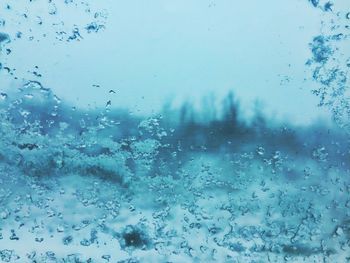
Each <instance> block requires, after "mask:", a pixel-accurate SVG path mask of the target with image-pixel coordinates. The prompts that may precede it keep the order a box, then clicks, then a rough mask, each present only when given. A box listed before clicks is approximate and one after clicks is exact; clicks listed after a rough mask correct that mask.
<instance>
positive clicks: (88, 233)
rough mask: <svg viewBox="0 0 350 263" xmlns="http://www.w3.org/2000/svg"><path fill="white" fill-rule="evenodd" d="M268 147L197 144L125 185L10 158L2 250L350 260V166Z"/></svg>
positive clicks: (4, 254) (38, 258) (65, 257)
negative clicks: (172, 166)
mask: <svg viewBox="0 0 350 263" xmlns="http://www.w3.org/2000/svg"><path fill="white" fill-rule="evenodd" d="M260 155H263V153H256V152H247V153H243V152H242V153H236V154H228V153H226V154H224V153H217V154H203V153H193V158H190V160H189V161H188V162H186V163H183V164H181V166H180V167H179V168H178V176H177V177H176V178H175V177H174V176H155V177H137V176H136V175H135V177H134V178H133V180H132V181H131V182H130V183H129V184H128V185H127V186H125V185H120V184H118V183H116V182H113V181H111V180H109V179H106V178H104V179H103V178H100V177H98V176H91V175H89V176H86V175H81V174H80V175H79V174H73V173H72V174H60V175H55V176H43V177H33V176H28V175H25V174H23V173H22V172H20V171H18V170H17V168H14V167H13V166H12V167H11V166H8V165H6V164H2V165H1V181H0V182H1V184H0V202H1V208H0V260H2V261H3V262H340V263H342V262H350V258H349V256H350V243H349V242H350V214H349V213H350V212H349V211H350V209H349V208H350V201H349V200H350V199H349V194H350V179H349V171H345V170H343V171H342V170H339V168H334V167H333V168H332V167H326V164H325V163H322V162H320V161H319V160H313V159H311V158H310V159H309V160H305V159H303V160H301V159H297V158H296V157H295V158H293V157H292V158H291V157H290V158H289V159H283V158H282V157H281V156H275V157H274V158H275V159H277V158H280V160H279V161H278V160H277V161H275V162H274V163H271V162H270V163H269V162H267V161H266V159H265V161H264V158H262V157H264V156H260ZM259 158H260V159H259Z"/></svg>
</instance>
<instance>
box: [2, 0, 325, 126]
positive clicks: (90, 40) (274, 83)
mask: <svg viewBox="0 0 350 263" xmlns="http://www.w3.org/2000/svg"><path fill="white" fill-rule="evenodd" d="M94 4H95V6H96V7H97V8H104V9H106V10H107V11H108V19H107V21H106V22H107V23H106V29H105V30H104V31H102V32H99V33H98V34H89V35H85V36H84V39H83V40H82V41H80V42H74V43H58V42H57V41H56V42H55V41H53V39H52V38H47V40H41V41H40V42H39V43H38V42H28V41H16V43H12V47H13V49H14V50H15V51H16V52H14V54H13V55H12V57H11V58H10V60H9V62H11V63H12V64H13V63H15V62H16V61H17V64H18V65H17V68H18V72H21V71H23V72H25V71H26V69H28V67H29V68H33V65H38V66H39V68H40V69H41V70H42V73H43V75H44V77H43V78H42V80H41V82H42V83H43V84H44V85H46V86H47V87H51V88H52V89H53V90H54V91H55V93H57V95H58V96H59V97H62V98H64V99H67V100H69V101H71V102H73V103H75V104H77V105H78V106H86V105H88V104H90V105H97V106H102V105H105V103H106V101H108V100H112V105H113V106H114V107H123V108H129V109H130V110H132V111H134V112H140V113H146V114H148V113H151V112H152V111H153V112H156V111H158V110H159V109H160V107H161V106H162V105H163V103H164V102H165V100H167V99H172V100H174V101H175V104H176V103H177V104H178V103H181V102H182V101H183V100H184V99H186V98H187V99H190V100H192V101H193V102H195V103H197V102H198V101H200V99H201V98H202V97H203V96H205V95H207V94H209V93H213V94H216V96H217V97H218V100H220V98H221V97H222V96H223V95H224V94H226V93H227V92H228V91H229V90H233V91H234V92H235V93H236V95H237V96H238V98H239V99H240V100H241V101H242V107H243V109H244V110H245V111H247V112H249V109H251V107H252V105H253V101H254V100H256V99H259V100H261V101H262V102H263V103H264V104H265V108H266V112H267V114H269V115H271V116H276V117H277V118H281V119H286V118H288V119H290V120H292V121H294V122H297V123H308V122H310V121H312V120H315V119H316V118H318V117H320V116H323V117H325V116H327V114H326V112H325V111H324V110H322V109H319V108H317V107H316V104H317V102H318V98H316V97H315V96H314V95H312V94H311V89H312V87H313V86H314V85H317V84H315V83H313V82H312V81H311V80H309V79H310V78H311V74H312V73H311V72H310V71H309V69H308V68H307V67H306V66H305V62H306V60H307V59H308V58H309V57H310V51H309V48H308V43H309V42H310V41H311V40H312V37H313V36H315V35H317V34H319V33H320V28H321V26H320V25H321V21H322V12H320V11H319V10H317V9H314V8H312V7H311V6H310V4H309V3H308V1H306V0H293V1H291V0H290V1H280V0H270V1H261V0H250V1H232V0H219V1H205V0H204V1H203V0H190V1H188V0H186V1H185V0H177V1H165V0H151V1H136V0H128V1H120V0H116V1H112V0H101V1H99V2H98V3H96V2H95V3H94ZM74 12H75V11H74V10H73V11H72V10H71V13H69V12H68V11H64V12H63V13H61V14H60V13H58V14H57V16H60V17H61V18H62V19H63V20H65V21H66V23H67V24H69V23H76V24H78V25H79V24H84V23H85V22H89V21H88V20H86V21H85V19H87V18H86V17H84V15H81V17H80V16H79V14H80V13H79V12H77V13H74ZM43 19H44V20H45V16H43ZM47 19H51V18H49V17H48V18H47ZM23 26H24V27H25V26H26V25H22V27H23ZM9 30H10V29H9ZM34 30H35V28H34ZM38 30H39V29H38ZM40 30H42V29H40ZM47 30H50V28H49V27H48V28H47ZM52 43H55V45H54V46H53V45H52ZM19 61H20V62H19ZM2 78H3V81H4V77H2ZM305 78H306V79H307V80H306V81H305V80H304V79H305ZM93 84H99V85H100V86H101V87H100V88H96V87H93V86H92V85H93ZM110 89H113V90H115V91H116V94H109V93H108V91H109V90H110Z"/></svg>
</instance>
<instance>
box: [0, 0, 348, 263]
mask: <svg viewBox="0 0 350 263" xmlns="http://www.w3.org/2000/svg"><path fill="white" fill-rule="evenodd" d="M5 2H8V3H5ZM5 2H1V7H0V8H1V9H0V47H1V60H0V70H1V71H2V73H4V74H8V75H10V76H11V77H12V78H13V79H14V80H17V81H18V82H16V83H20V84H19V85H18V86H16V85H17V84H16V85H14V86H15V88H7V87H0V92H1V93H0V118H1V122H0V260H1V261H2V262H348V261H349V260H350V177H349V176H350V173H349V171H350V170H349V169H350V150H349V149H350V148H349V142H350V141H349V131H350V130H349V129H350V128H349V119H350V104H349V103H350V102H349V99H350V93H349V80H348V77H349V68H350V54H349V53H348V45H349V26H350V20H349V19H350V13H349V10H337V5H336V3H332V2H327V1H316V0H312V1H309V4H310V8H316V9H317V11H318V12H320V15H324V17H325V18H324V23H323V24H322V34H320V35H317V36H314V38H313V39H310V43H309V46H308V47H307V46H306V47H305V48H306V49H307V48H309V53H310V59H309V60H308V61H306V64H307V65H308V67H309V69H310V71H309V72H308V73H307V74H309V75H308V76H307V77H311V78H313V79H314V81H315V82H316V84H317V85H316V86H315V87H316V88H315V89H313V90H312V93H314V94H315V95H316V96H317V97H318V98H319V106H320V107H325V108H327V109H329V110H330V111H331V112H332V116H333V118H334V120H335V124H332V125H327V124H322V123H315V124H311V125H309V126H300V127H299V126H296V125H292V124H289V123H288V122H285V123H282V122H279V121H273V120H270V119H269V118H268V117H265V116H264V114H263V113H262V112H261V111H260V107H259V105H258V104H257V106H256V109H255V112H254V114H253V116H252V117H251V118H250V119H249V120H248V119H246V118H245V117H244V116H243V115H242V114H241V112H242V109H241V107H240V106H239V105H240V104H239V101H238V99H236V97H235V95H234V93H232V92H231V93H229V94H227V96H226V97H225V99H224V100H223V101H222V103H221V109H220V110H216V107H215V103H214V102H213V101H212V100H211V99H210V97H208V98H207V99H205V100H203V101H204V102H203V105H204V106H203V107H202V109H197V108H195V107H194V106H193V105H192V104H191V103H189V102H186V103H183V104H182V106H179V107H177V108H171V107H170V106H169V105H167V104H165V106H164V107H163V109H162V110H161V111H159V112H157V113H154V114H152V115H150V116H142V115H135V114H130V112H128V111H127V110H118V109H115V108H112V107H111V104H112V103H111V101H110V100H109V101H107V102H106V105H105V107H104V108H96V109H83V108H79V107H76V106H74V105H72V104H71V103H70V102H67V101H65V100H63V99H61V98H59V97H58V96H57V95H55V93H54V92H53V91H52V90H51V89H50V88H49V87H45V86H44V85H43V84H41V78H42V76H41V74H42V73H41V70H42V69H39V68H38V67H36V66H35V65H33V67H32V68H31V69H28V71H29V72H30V74H31V78H23V77H22V76H20V75H17V73H16V67H17V66H19V65H20V63H21V62H17V63H18V65H16V64H13V63H14V62H13V60H10V59H9V58H10V57H11V55H12V52H15V50H13V48H12V44H13V43H14V42H16V41H23V42H26V41H41V40H42V39H43V38H50V41H51V42H52V43H53V44H57V43H59V42H64V43H65V44H67V45H68V47H69V45H70V44H71V42H73V41H84V38H85V36H86V35H87V34H92V33H97V34H98V33H100V32H102V31H103V30H104V29H105V28H106V27H108V12H107V10H104V9H102V10H101V9H99V8H95V7H91V6H90V3H89V1H74V0H70V1H68V0H66V1H63V0H62V1H51V0H50V1H39V0H37V1H27V2H28V3H26V4H23V3H22V1H5ZM37 10H40V12H37ZM43 12H45V15H43V16H41V15H38V14H44V13H43ZM65 12H71V13H72V14H76V15H79V16H82V17H84V18H83V20H81V19H79V22H81V21H86V22H85V23H82V24H75V22H74V19H73V20H72V18H71V19H70V20H64V18H63V17H62V15H61V14H62V13H65ZM73 18H74V17H73ZM65 19H67V18H65ZM97 86H98V85H97V84H96V88H98V87H97ZM109 93H110V94H114V93H116V91H114V90H110V92H109Z"/></svg>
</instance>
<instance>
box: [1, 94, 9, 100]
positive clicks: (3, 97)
mask: <svg viewBox="0 0 350 263" xmlns="http://www.w3.org/2000/svg"><path fill="white" fill-rule="evenodd" d="M7 98H8V96H7V94H6V93H3V92H1V93H0V100H6V99H7Z"/></svg>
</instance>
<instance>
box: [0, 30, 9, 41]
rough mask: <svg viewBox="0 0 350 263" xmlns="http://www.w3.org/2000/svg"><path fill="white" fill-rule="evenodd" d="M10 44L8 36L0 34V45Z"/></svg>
mask: <svg viewBox="0 0 350 263" xmlns="http://www.w3.org/2000/svg"><path fill="white" fill-rule="evenodd" d="M9 42H10V36H9V35H8V34H6V33H2V32H0V44H1V43H5V44H6V43H9Z"/></svg>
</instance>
